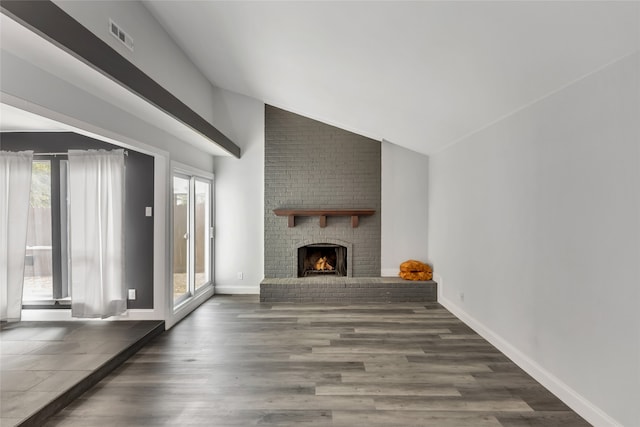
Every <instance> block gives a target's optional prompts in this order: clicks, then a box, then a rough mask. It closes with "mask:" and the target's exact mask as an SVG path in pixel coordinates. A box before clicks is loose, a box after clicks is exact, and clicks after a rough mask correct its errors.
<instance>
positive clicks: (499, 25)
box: [144, 1, 640, 154]
mask: <svg viewBox="0 0 640 427" xmlns="http://www.w3.org/2000/svg"><path fill="white" fill-rule="evenodd" d="M144 3H145V5H146V6H147V8H148V9H149V10H150V11H151V12H152V13H153V14H154V16H155V17H156V19H158V21H159V22H160V23H161V24H162V25H163V26H164V27H165V29H166V30H167V31H168V32H169V34H170V35H171V36H172V37H173V38H174V39H175V41H176V42H177V43H178V44H179V45H180V46H181V48H182V49H183V50H184V51H185V52H186V53H187V54H188V55H189V56H190V58H191V59H192V61H193V62H194V63H195V64H196V65H197V66H198V67H199V68H200V69H201V70H202V71H203V73H204V74H205V75H206V76H207V77H208V78H209V80H210V81H211V82H212V83H213V84H214V85H215V86H218V87H222V88H224V89H228V90H232V91H235V92H239V93H242V94H244V95H247V96H251V97H253V98H256V99H259V100H261V101H264V102H265V103H267V104H271V105H274V106H277V107H280V108H284V109H287V110H289V111H293V112H296V113H299V114H302V115H305V116H308V117H311V118H315V119H318V120H322V121H324V122H327V123H330V124H334V125H337V126H340V127H342V128H345V129H348V130H352V131H355V132H358V133H360V134H363V135H366V136H369V137H372V138H376V139H379V140H380V139H386V140H388V141H390V142H393V143H396V144H398V145H401V146H405V147H407V148H410V149H413V150H415V151H418V152H422V153H425V154H429V153H433V152H436V151H438V150H441V149H443V148H444V147H446V146H448V145H449V144H452V143H455V142H457V141H459V140H460V139H462V138H464V137H465V136H467V135H469V134H471V133H473V132H476V131H478V130H479V129H482V128H484V127H486V126H488V125H490V124H491V123H493V122H495V121H496V120H499V119H500V118H502V117H505V116H507V115H509V114H511V113H513V112H515V111H517V110H519V109H521V108H523V107H524V106H526V105H529V104H531V103H532V102H535V101H536V100H537V99H540V98H541V97H544V96H547V95H549V94H551V93H553V92H554V91H557V90H559V89H560V88H562V87H564V86H566V85H568V84H570V83H571V82H573V81H575V80H577V79H580V78H581V77H584V76H585V75H588V74H590V73H592V72H594V71H595V70H597V69H599V68H601V67H603V66H605V65H606V64H609V63H611V62H612V61H615V60H617V59H619V58H621V57H623V56H626V55H628V54H630V53H632V52H634V51H637V50H638V48H639V43H640V42H639V39H640V37H639V34H640V33H639V19H640V3H638V2H608V1H602V2H597V1H596V2H593V1H588V2H581V1H568V2H552V1H534V2H510V1H498V2H484V1H471V2H457V1H452V2H448V1H444V2H442V1H441V2H426V1H423V2H399V1H393V2H391V1H388V2H380V1H377V2H357V1H342V2H329V1H300V2H272V1H258V2H244V1H145V2H144Z"/></svg>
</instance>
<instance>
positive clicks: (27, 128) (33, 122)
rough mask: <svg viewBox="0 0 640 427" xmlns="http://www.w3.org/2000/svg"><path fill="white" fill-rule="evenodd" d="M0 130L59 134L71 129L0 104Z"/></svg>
mask: <svg viewBox="0 0 640 427" xmlns="http://www.w3.org/2000/svg"><path fill="white" fill-rule="evenodd" d="M0 130H2V132H60V131H69V130H71V128H70V127H69V126H67V125H64V124H62V123H59V122H57V121H54V120H50V119H47V118H46V117H42V116H39V115H37V114H33V113H29V112H27V111H24V110H21V109H18V108H15V107H12V106H11V105H7V104H0Z"/></svg>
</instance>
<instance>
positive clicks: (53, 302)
mask: <svg viewBox="0 0 640 427" xmlns="http://www.w3.org/2000/svg"><path fill="white" fill-rule="evenodd" d="M67 173H68V161H67V160H65V159H60V158H59V157H53V156H37V155H36V159H35V160H34V161H33V168H32V172H31V192H30V204H29V218H28V231H27V248H26V249H27V251H26V259H25V273H24V282H23V285H24V286H23V297H22V302H23V306H25V308H37V307H38V306H44V307H50V306H64V308H68V304H69V302H70V301H69V280H68V273H67V272H68V252H67V247H68V246H67V243H68V238H67V236H68V234H67V233H68V223H67V200H68V197H67V182H68V181H67Z"/></svg>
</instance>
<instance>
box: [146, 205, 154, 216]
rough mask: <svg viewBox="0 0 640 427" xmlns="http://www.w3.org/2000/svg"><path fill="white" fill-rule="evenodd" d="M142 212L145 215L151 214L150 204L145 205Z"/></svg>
mask: <svg viewBox="0 0 640 427" xmlns="http://www.w3.org/2000/svg"><path fill="white" fill-rule="evenodd" d="M144 214H145V215H146V216H152V215H153V208H152V207H151V206H147V207H145V208H144Z"/></svg>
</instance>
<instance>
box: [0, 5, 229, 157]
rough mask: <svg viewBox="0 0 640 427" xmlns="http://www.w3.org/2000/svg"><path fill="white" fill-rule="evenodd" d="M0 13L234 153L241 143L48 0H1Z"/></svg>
mask: <svg viewBox="0 0 640 427" xmlns="http://www.w3.org/2000/svg"><path fill="white" fill-rule="evenodd" d="M0 7H1V9H2V13H4V14H5V15H7V16H9V17H11V18H13V19H14V20H16V21H18V22H19V23H21V24H22V25H24V26H25V27H27V28H29V29H30V30H31V31H34V32H35V33H36V34H38V35H40V36H42V37H44V38H46V39H47V40H49V41H50V42H52V43H54V44H55V45H56V46H58V47H60V48H62V49H64V50H65V51H66V52H68V53H70V54H71V55H73V56H74V57H76V58H78V59H79V60H81V61H83V62H84V63H86V64H88V65H89V66H91V67H93V68H94V69H96V70H98V71H99V72H101V73H102V74H104V75H105V76H107V77H109V78H110V79H112V80H114V81H115V82H117V83H119V84H120V85H122V86H124V87H125V88H127V89H128V90H130V91H131V92H133V93H135V94H136V95H138V96H140V97H142V98H143V99H145V100H146V101H147V102H149V103H151V104H153V105H154V106H156V107H157V108H159V109H160V110H162V111H164V112H165V113H167V114H169V115H170V116H172V117H174V118H175V119H176V120H178V121H180V122H182V123H183V124H185V125H186V126H188V127H190V128H191V129H193V130H194V131H196V132H198V133H199V134H201V135H202V136H204V137H205V138H207V139H209V140H211V141H212V142H213V143H214V144H216V145H218V146H220V147H222V148H223V149H224V150H226V151H227V152H229V153H230V154H232V155H233V156H235V157H237V158H240V147H238V146H237V145H236V144H234V143H233V141H231V140H230V139H229V138H228V137H227V136H225V135H224V134H223V133H222V132H220V131H219V130H218V129H216V127H215V126H213V125H212V124H211V123H209V122H208V121H206V120H205V119H203V118H202V117H201V116H200V115H199V114H198V113H196V112H195V111H193V110H192V109H191V108H189V107H188V106H187V105H185V104H184V103H183V102H182V101H180V100H179V99H178V98H176V97H175V96H174V95H172V94H171V93H170V92H169V91H167V90H166V89H165V88H164V87H162V86H160V85H159V84H158V83H156V82H155V81H154V80H153V79H152V78H151V77H149V76H148V75H146V74H145V73H144V72H142V71H141V70H140V69H139V68H137V67H136V66H135V65H133V64H132V63H131V62H129V61H128V60H127V59H125V58H124V57H123V56H122V55H120V54H119V53H118V52H117V51H116V50H114V49H113V48H112V47H111V46H109V45H108V44H107V43H105V42H104V41H102V40H101V39H100V38H99V37H98V36H96V35H95V34H93V33H92V32H91V31H89V30H88V29H86V28H85V27H84V26H83V25H82V24H80V23H79V22H78V21H76V20H75V19H73V18H72V17H71V16H69V15H68V14H67V13H66V12H65V11H63V10H62V9H60V8H59V7H58V6H56V5H55V4H54V3H52V2H51V1H49V0H2V1H0Z"/></svg>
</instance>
